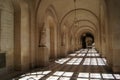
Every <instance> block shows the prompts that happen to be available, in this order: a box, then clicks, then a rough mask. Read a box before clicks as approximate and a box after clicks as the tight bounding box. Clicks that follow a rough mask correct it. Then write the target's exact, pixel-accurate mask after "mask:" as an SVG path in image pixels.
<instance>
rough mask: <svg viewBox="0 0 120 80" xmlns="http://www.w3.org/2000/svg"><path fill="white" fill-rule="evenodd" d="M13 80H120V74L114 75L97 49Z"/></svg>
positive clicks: (82, 50) (77, 54) (85, 51)
mask: <svg viewBox="0 0 120 80" xmlns="http://www.w3.org/2000/svg"><path fill="white" fill-rule="evenodd" d="M12 80H120V74H118V73H113V72H112V71H111V70H110V69H109V68H108V66H107V61H106V59H105V58H103V57H101V56H100V54H99V53H97V51H96V50H95V49H81V50H79V51H76V52H75V53H72V54H70V55H69V56H68V57H66V58H61V59H59V60H56V61H55V62H51V63H50V64H49V66H48V67H45V68H43V69H37V70H34V71H31V72H29V73H26V74H23V75H21V76H18V77H16V78H14V79H12Z"/></svg>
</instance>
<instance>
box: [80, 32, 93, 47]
mask: <svg viewBox="0 0 120 80" xmlns="http://www.w3.org/2000/svg"><path fill="white" fill-rule="evenodd" d="M80 40H81V42H82V48H92V47H93V45H94V36H93V35H92V34H91V33H89V32H87V33H83V34H82V36H81V39H80Z"/></svg>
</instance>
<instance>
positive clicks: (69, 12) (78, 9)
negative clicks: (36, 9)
mask: <svg viewBox="0 0 120 80" xmlns="http://www.w3.org/2000/svg"><path fill="white" fill-rule="evenodd" d="M75 10H77V11H80V10H82V11H86V12H88V13H90V14H92V15H93V16H94V17H95V18H96V20H97V21H98V23H99V21H100V20H99V18H98V16H96V14H95V13H94V12H92V11H90V10H88V9H84V8H77V9H72V10H70V11H68V12H67V13H66V14H65V15H64V16H63V17H62V19H61V21H60V26H61V25H62V23H63V21H64V19H65V18H66V17H67V16H68V15H69V14H71V13H72V12H74V11H75Z"/></svg>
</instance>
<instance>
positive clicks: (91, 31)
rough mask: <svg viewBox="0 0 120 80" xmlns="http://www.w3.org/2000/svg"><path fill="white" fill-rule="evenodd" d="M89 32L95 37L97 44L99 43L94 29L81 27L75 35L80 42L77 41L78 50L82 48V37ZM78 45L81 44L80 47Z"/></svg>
mask: <svg viewBox="0 0 120 80" xmlns="http://www.w3.org/2000/svg"><path fill="white" fill-rule="evenodd" d="M87 32H90V33H91V34H92V35H93V36H94V40H95V42H96V41H97V34H96V31H95V30H94V29H92V28H91V27H90V26H81V27H80V28H79V29H78V30H77V31H76V33H75V36H76V38H77V40H78V41H76V42H77V43H76V46H77V48H81V42H79V41H80V36H82V34H83V33H87ZM77 44H79V45H77Z"/></svg>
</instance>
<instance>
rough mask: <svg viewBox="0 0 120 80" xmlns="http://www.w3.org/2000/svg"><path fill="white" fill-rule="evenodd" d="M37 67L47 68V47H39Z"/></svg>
mask: <svg viewBox="0 0 120 80" xmlns="http://www.w3.org/2000/svg"><path fill="white" fill-rule="evenodd" d="M38 55H39V56H38V65H39V66H47V65H48V63H49V54H48V48H47V47H39V51H38Z"/></svg>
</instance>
